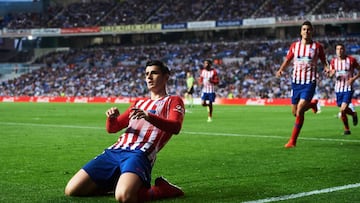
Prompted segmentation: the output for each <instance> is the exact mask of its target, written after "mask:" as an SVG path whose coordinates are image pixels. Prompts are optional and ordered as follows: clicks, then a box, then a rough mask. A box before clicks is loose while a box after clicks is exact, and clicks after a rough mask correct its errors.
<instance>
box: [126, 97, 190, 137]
mask: <svg viewBox="0 0 360 203" xmlns="http://www.w3.org/2000/svg"><path fill="white" fill-rule="evenodd" d="M171 99H172V101H171V102H170V106H169V112H168V117H167V118H163V117H160V116H158V115H155V114H152V113H149V112H146V111H144V110H142V109H137V108H133V109H132V112H131V113H130V117H131V118H132V119H142V118H144V119H145V120H147V121H148V122H149V123H151V124H153V125H154V126H155V127H157V128H159V129H161V130H163V131H166V132H168V133H170V134H178V133H179V132H180V130H181V126H182V122H183V120H184V112H185V110H184V103H183V101H182V99H181V98H180V97H178V96H174V97H172V98H171Z"/></svg>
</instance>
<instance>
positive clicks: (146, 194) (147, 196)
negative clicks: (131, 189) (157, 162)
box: [138, 177, 184, 202]
mask: <svg viewBox="0 0 360 203" xmlns="http://www.w3.org/2000/svg"><path fill="white" fill-rule="evenodd" d="M181 196H184V192H183V191H182V190H181V188H180V187H178V186H176V185H174V184H171V183H170V182H168V181H167V180H166V179H165V178H163V177H158V178H156V179H155V184H154V185H153V186H151V187H150V188H146V187H145V186H143V187H141V188H140V190H139V193H138V201H139V202H145V201H153V200H160V199H166V198H176V197H181Z"/></svg>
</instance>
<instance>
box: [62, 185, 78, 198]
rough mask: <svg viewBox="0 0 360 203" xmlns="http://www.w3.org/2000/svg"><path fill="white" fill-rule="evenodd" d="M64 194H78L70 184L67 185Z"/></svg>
mask: <svg viewBox="0 0 360 203" xmlns="http://www.w3.org/2000/svg"><path fill="white" fill-rule="evenodd" d="M64 194H65V195H66V196H76V193H75V190H74V189H73V188H72V187H70V185H69V184H68V185H66V187H65V190H64Z"/></svg>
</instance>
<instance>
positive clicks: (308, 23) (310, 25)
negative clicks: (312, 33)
mask: <svg viewBox="0 0 360 203" xmlns="http://www.w3.org/2000/svg"><path fill="white" fill-rule="evenodd" d="M304 25H307V26H309V27H311V29H313V26H312V24H311V22H310V21H308V20H307V21H305V22H303V24H302V25H301V27H302V26H304Z"/></svg>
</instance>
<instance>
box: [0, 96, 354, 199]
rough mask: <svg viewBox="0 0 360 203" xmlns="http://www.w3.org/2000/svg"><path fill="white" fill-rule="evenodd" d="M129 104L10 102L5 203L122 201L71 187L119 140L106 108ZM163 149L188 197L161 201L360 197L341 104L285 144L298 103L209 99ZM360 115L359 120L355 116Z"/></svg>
mask: <svg viewBox="0 0 360 203" xmlns="http://www.w3.org/2000/svg"><path fill="white" fill-rule="evenodd" d="M111 106H118V107H119V109H120V110H121V111H123V110H124V109H125V108H126V107H127V106H128V105H124V104H121V105H119V104H67V103H66V104H63V103H56V104H54V103H51V104H49V103H0V115H1V116H0V139H1V147H0V157H1V164H0V202H90V203H91V202H116V201H115V199H114V197H113V196H104V197H90V198H74V197H65V196H64V195H63V190H64V187H65V185H66V183H67V181H68V180H69V179H70V178H71V177H72V175H73V174H74V173H75V172H76V171H78V170H79V169H80V168H81V167H82V166H83V165H84V164H85V163H86V162H88V161H89V160H90V159H92V158H93V157H94V156H96V155H97V154H99V153H101V152H102V150H103V149H104V148H106V147H108V146H110V145H111V144H113V143H114V142H115V141H116V139H117V138H118V135H119V134H111V135H109V134H107V133H106V131H105V111H106V110H107V109H108V108H109V107H111ZM190 110H191V111H192V113H186V116H185V120H184V124H183V128H182V131H181V133H180V134H179V135H176V136H174V137H173V138H172V139H171V140H170V142H169V143H168V145H167V146H166V147H165V148H164V149H163V150H162V151H161V152H160V153H159V154H158V159H157V162H156V164H155V166H154V169H153V179H155V177H157V176H161V175H162V176H164V177H166V178H167V179H168V180H169V181H171V182H172V183H174V184H177V185H179V186H181V187H182V188H183V190H184V191H185V196H184V197H182V198H178V199H172V200H165V201H161V202H191V203H193V202H229V203H230V202H231V203H233V202H248V201H254V202H257V203H260V202H272V201H274V202H276V201H280V200H282V201H281V202H324V203H325V202H326V203H328V202H359V201H360V175H359V174H360V159H359V156H360V128H359V126H357V127H353V126H352V124H351V125H350V126H351V131H352V135H350V136H343V135H342V132H343V128H342V124H341V122H340V120H339V119H337V117H336V115H337V112H338V108H336V107H323V108H322V112H321V113H320V114H316V115H315V114H313V113H312V112H311V111H309V112H307V113H306V115H305V116H306V118H305V123H304V126H303V129H302V132H301V134H300V137H299V140H298V144H297V147H296V148H293V149H285V148H284V144H285V143H286V142H287V140H288V138H289V137H290V134H291V130H292V126H293V122H294V117H293V116H292V115H291V112H290V111H291V110H290V106H266V107H264V106H219V105H218V106H215V107H214V118H213V122H211V123H207V122H206V120H207V112H206V109H205V108H202V107H201V106H195V107H194V108H193V109H190ZM349 121H350V123H351V121H352V120H351V118H350V119H349Z"/></svg>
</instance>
